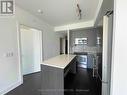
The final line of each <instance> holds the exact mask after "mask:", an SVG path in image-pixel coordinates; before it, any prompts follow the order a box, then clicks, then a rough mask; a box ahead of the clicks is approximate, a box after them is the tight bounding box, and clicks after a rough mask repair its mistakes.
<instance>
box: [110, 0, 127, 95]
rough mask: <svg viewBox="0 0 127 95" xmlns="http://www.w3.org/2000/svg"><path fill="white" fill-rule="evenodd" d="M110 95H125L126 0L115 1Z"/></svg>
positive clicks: (126, 52) (126, 78) (126, 60)
mask: <svg viewBox="0 0 127 95" xmlns="http://www.w3.org/2000/svg"><path fill="white" fill-rule="evenodd" d="M112 63H113V66H112V80H111V95H127V74H126V73H127V0H115V8H114V44H113V62H112Z"/></svg>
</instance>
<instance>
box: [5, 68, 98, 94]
mask: <svg viewBox="0 0 127 95" xmlns="http://www.w3.org/2000/svg"><path fill="white" fill-rule="evenodd" d="M40 82H41V74H40V73H35V74H31V75H27V76H24V83H23V84H22V85H21V86H19V87H17V88H16V89H14V90H12V91H11V92H9V93H7V94H6V95H41V94H40V89H41V83H40ZM99 92H100V86H99V82H98V80H97V79H94V78H92V71H91V70H87V69H83V68H78V72H77V74H76V75H73V74H68V75H67V76H66V78H65V95H100V94H99Z"/></svg>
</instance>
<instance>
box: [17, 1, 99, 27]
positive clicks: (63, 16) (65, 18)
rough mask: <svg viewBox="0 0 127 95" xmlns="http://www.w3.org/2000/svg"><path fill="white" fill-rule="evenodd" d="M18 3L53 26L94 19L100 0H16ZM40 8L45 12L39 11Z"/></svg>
mask: <svg viewBox="0 0 127 95" xmlns="http://www.w3.org/2000/svg"><path fill="white" fill-rule="evenodd" d="M15 1H16V5H17V6H19V7H21V8H23V9H25V10H27V11H29V12H31V13H33V14H34V15H36V16H38V17H40V18H42V19H43V20H44V21H45V22H47V23H49V24H50V25H53V26H60V25H65V24H72V23H79V22H84V21H90V20H93V19H94V17H95V14H96V11H97V7H98V3H99V0H15ZM76 1H79V5H80V7H81V10H82V19H81V20H78V17H77V14H76ZM38 9H41V10H42V11H43V14H40V13H38V12H37V11H38Z"/></svg>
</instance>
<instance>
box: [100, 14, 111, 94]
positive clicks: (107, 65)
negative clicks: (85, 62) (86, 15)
mask: <svg viewBox="0 0 127 95" xmlns="http://www.w3.org/2000/svg"><path fill="white" fill-rule="evenodd" d="M112 38H113V15H110V16H104V17H103V64H102V95H110V79H111V58H112Z"/></svg>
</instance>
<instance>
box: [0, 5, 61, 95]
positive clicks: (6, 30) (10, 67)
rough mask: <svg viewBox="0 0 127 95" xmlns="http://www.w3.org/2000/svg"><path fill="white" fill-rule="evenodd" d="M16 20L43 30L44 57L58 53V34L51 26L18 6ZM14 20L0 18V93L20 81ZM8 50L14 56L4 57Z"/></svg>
mask: <svg viewBox="0 0 127 95" xmlns="http://www.w3.org/2000/svg"><path fill="white" fill-rule="evenodd" d="M14 18H15V17H14ZM16 20H17V21H18V22H19V23H18V24H23V25H26V26H30V27H33V28H36V29H39V30H42V31H43V48H44V50H43V51H44V55H43V56H44V59H48V58H50V57H54V56H56V55H58V54H59V50H60V49H59V46H60V45H59V36H60V35H59V34H57V33H55V32H54V31H53V27H52V26H50V25H48V24H47V23H45V22H43V21H42V20H41V19H39V18H37V17H35V16H34V15H32V14H30V13H28V12H27V11H25V10H23V9H21V8H19V7H16ZM16 20H15V19H12V18H8V17H6V18H0V76H1V77H0V95H1V94H2V93H6V92H7V91H9V90H11V89H12V88H14V87H15V86H17V85H19V84H21V83H22V78H21V72H20V67H21V66H20V65H21V64H20V63H19V58H18V48H17V35H16V32H17V27H16ZM8 52H13V53H14V56H13V57H9V58H5V57H4V55H5V53H8ZM12 86H13V87H12Z"/></svg>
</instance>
